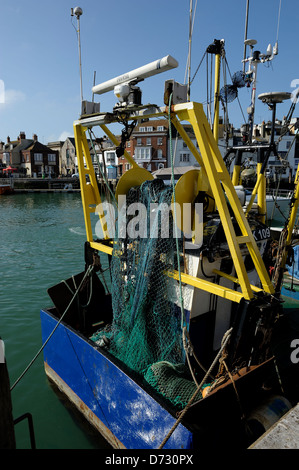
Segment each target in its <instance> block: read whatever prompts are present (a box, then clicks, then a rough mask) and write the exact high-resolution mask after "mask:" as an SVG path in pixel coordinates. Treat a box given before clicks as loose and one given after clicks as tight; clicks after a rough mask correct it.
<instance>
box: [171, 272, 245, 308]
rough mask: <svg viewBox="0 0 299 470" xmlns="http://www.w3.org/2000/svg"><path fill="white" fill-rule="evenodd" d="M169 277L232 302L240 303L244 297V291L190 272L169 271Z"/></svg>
mask: <svg viewBox="0 0 299 470" xmlns="http://www.w3.org/2000/svg"><path fill="white" fill-rule="evenodd" d="M166 274H167V275H168V276H169V277H172V278H173V279H176V280H177V281H178V280H179V279H180V276H181V281H182V282H183V283H184V284H188V285H189V286H193V287H196V288H197V289H200V290H203V291H205V292H209V293H210V294H215V295H217V296H218V297H222V298H223V299H228V300H231V301H232V302H237V303H240V302H241V300H242V299H243V297H244V296H243V294H242V292H238V291H235V290H233V289H229V288H228V287H225V286H220V285H219V284H216V283H214V282H210V281H206V280H205V279H200V278H198V277H194V276H190V274H185V273H180V274H179V273H178V271H174V272H173V273H171V272H167V273H166Z"/></svg>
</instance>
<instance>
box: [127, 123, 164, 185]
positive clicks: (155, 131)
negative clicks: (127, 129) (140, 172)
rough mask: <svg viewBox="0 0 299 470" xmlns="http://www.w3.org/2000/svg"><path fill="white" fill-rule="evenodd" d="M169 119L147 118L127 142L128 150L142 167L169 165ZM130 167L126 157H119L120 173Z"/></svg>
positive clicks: (153, 168) (152, 169) (156, 168)
mask: <svg viewBox="0 0 299 470" xmlns="http://www.w3.org/2000/svg"><path fill="white" fill-rule="evenodd" d="M167 146H168V121H166V119H155V120H146V121H142V122H140V123H138V124H137V126H136V127H135V129H134V131H133V132H132V135H131V138H130V140H129V141H128V142H127V144H126V150H127V152H128V153H129V154H130V155H131V156H132V157H133V158H134V160H135V161H136V163H138V165H139V166H140V167H143V168H145V169H146V170H148V171H151V172H153V171H155V170H159V169H161V168H165V167H167ZM129 168H130V164H129V162H128V161H127V160H126V159H125V157H120V158H119V159H118V175H119V176H120V175H122V174H123V173H125V171H127V170H128V169H129Z"/></svg>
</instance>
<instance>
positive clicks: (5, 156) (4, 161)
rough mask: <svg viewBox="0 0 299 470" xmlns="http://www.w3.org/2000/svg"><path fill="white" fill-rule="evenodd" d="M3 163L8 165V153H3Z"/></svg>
mask: <svg viewBox="0 0 299 470" xmlns="http://www.w3.org/2000/svg"><path fill="white" fill-rule="evenodd" d="M3 163H5V165H8V163H9V153H6V152H5V153H3Z"/></svg>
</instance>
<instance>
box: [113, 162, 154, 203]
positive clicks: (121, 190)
mask: <svg viewBox="0 0 299 470" xmlns="http://www.w3.org/2000/svg"><path fill="white" fill-rule="evenodd" d="M153 179H154V177H153V175H152V174H151V173H150V172H149V171H147V170H146V169H145V168H141V167H139V166H138V165H137V168H136V167H135V168H131V169H130V170H128V171H126V172H125V173H124V174H123V175H122V176H121V178H120V180H119V182H118V183H117V186H116V190H115V198H116V200H117V201H118V198H119V196H125V195H126V194H128V191H129V189H130V188H132V187H133V186H140V185H141V184H142V183H144V181H149V180H153Z"/></svg>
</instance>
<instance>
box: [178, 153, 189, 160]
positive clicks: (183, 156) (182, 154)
mask: <svg viewBox="0 0 299 470" xmlns="http://www.w3.org/2000/svg"><path fill="white" fill-rule="evenodd" d="M180 162H189V153H181V155H180Z"/></svg>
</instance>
